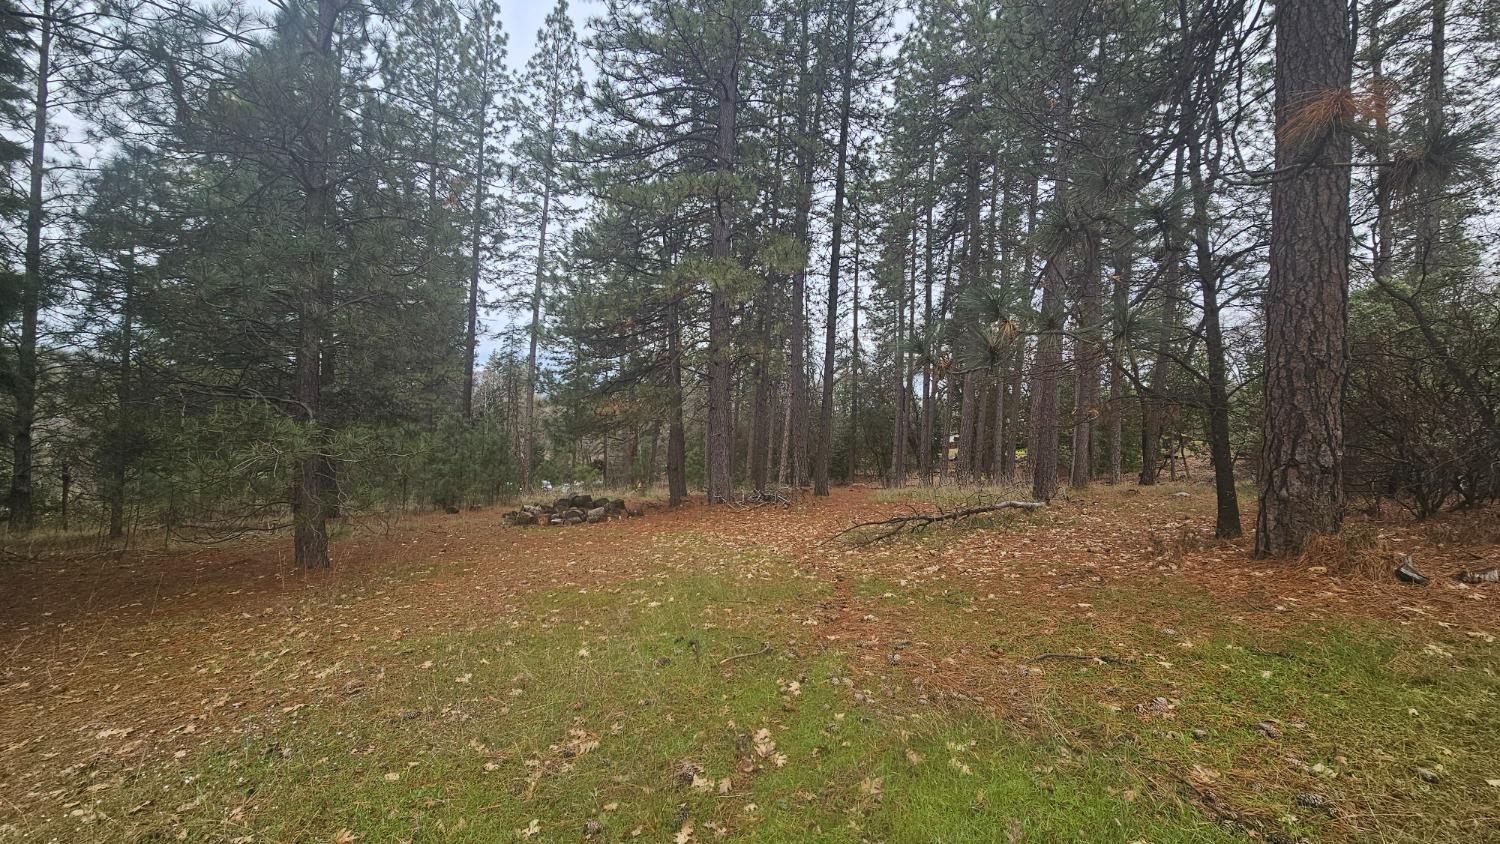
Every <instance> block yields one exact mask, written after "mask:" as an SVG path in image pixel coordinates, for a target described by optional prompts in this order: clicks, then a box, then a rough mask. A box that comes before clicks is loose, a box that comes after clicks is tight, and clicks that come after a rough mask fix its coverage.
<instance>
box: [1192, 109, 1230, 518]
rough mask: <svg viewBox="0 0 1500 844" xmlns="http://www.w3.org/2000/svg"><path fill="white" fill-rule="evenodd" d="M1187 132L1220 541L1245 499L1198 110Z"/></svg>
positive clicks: (1209, 426)
mask: <svg viewBox="0 0 1500 844" xmlns="http://www.w3.org/2000/svg"><path fill="white" fill-rule="evenodd" d="M1183 113H1184V119H1183V122H1184V124H1185V125H1184V127H1183V128H1184V130H1185V134H1186V135H1187V139H1188V174H1189V176H1190V178H1191V180H1192V187H1193V242H1194V250H1195V253H1196V256H1197V263H1198V267H1197V270H1198V283H1199V288H1200V292H1201V293H1202V295H1203V330H1204V339H1205V343H1204V345H1205V351H1206V352H1207V353H1208V449H1209V455H1210V458H1211V460H1212V461H1213V466H1214V498H1215V501H1216V504H1217V516H1216V519H1215V523H1214V535H1215V536H1217V537H1219V538H1220V539H1232V538H1234V537H1237V536H1239V535H1240V534H1241V533H1242V531H1241V529H1240V502H1239V496H1238V494H1237V493H1236V492H1235V489H1234V452H1233V451H1232V449H1231V446H1230V442H1229V373H1228V362H1227V360H1226V358H1225V355H1226V352H1225V349H1224V330H1223V326H1222V324H1221V321H1220V318H1219V271H1218V267H1217V265H1216V264H1215V261H1214V256H1213V243H1212V241H1211V240H1210V237H1211V232H1210V229H1209V222H1208V215H1209V207H1208V202H1209V193H1210V191H1212V190H1213V185H1212V183H1211V181H1210V179H1212V178H1213V177H1214V173H1213V171H1212V169H1210V170H1209V172H1207V173H1205V167H1209V168H1212V165H1211V164H1210V163H1209V162H1205V161H1204V156H1203V141H1202V130H1203V127H1202V126H1200V125H1198V123H1197V121H1196V119H1195V118H1196V114H1197V110H1196V109H1195V108H1194V107H1192V106H1189V107H1188V108H1186V109H1184V112H1183Z"/></svg>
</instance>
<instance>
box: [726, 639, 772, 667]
mask: <svg viewBox="0 0 1500 844" xmlns="http://www.w3.org/2000/svg"><path fill="white" fill-rule="evenodd" d="M770 652H771V643H770V642H766V643H765V645H764V646H763V647H761V649H760V650H758V651H750V652H749V653H742V654H735V655H734V656H726V657H724V658H723V659H721V660H719V664H720V665H728V664H729V663H731V662H734V661H735V660H739V659H749V658H750V657H752V656H760V655H761V654H768V653H770Z"/></svg>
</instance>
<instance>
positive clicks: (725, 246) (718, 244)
mask: <svg viewBox="0 0 1500 844" xmlns="http://www.w3.org/2000/svg"><path fill="white" fill-rule="evenodd" d="M739 66H740V57H739V44H738V43H736V44H735V45H734V46H733V48H732V49H731V52H730V54H729V55H728V56H726V57H725V58H724V64H723V66H722V67H721V68H720V71H719V78H718V80H717V91H716V96H717V98H718V102H717V104H716V105H717V109H716V111H717V117H716V127H715V128H716V137H715V140H714V156H715V161H714V170H715V172H716V174H717V175H718V178H719V180H720V181H719V183H718V184H717V186H716V187H715V190H714V215H713V225H712V230H711V233H710V241H709V257H710V258H712V259H713V260H714V261H715V262H716V263H719V264H721V265H722V264H726V263H728V262H729V261H730V260H731V256H730V251H729V249H730V242H729V218H730V216H731V213H732V212H731V211H730V209H729V207H728V205H729V203H730V201H731V200H730V197H729V196H728V195H727V194H728V190H727V185H725V184H724V180H725V179H727V178H729V177H730V176H731V175H732V174H733V173H734V165H735V160H734V159H735V138H736V134H737V130H738V118H739V98H740V93H739V79H740V71H739ZM730 295H731V294H730V291H728V290H726V289H724V286H723V285H718V284H716V285H713V290H712V291H711V292H710V293H709V313H708V421H707V426H708V464H707V468H708V503H710V504H719V503H723V502H727V501H729V500H730V498H731V496H732V495H733V492H734V477H733V475H732V474H731V473H730V461H729V451H730V430H729V426H730V425H731V424H732V421H731V418H730V408H729V394H730V389H731V383H730V381H731V379H732V378H733V361H732V359H731V350H730V348H729V342H730V337H729V330H730V319H729V297H730Z"/></svg>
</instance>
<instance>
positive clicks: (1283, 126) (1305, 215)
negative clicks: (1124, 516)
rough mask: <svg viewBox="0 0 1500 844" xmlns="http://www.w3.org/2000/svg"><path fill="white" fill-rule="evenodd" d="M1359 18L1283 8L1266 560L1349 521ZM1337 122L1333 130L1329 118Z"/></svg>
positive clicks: (1300, 0) (1266, 437)
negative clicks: (1354, 29) (1354, 73)
mask: <svg viewBox="0 0 1500 844" xmlns="http://www.w3.org/2000/svg"><path fill="white" fill-rule="evenodd" d="M1348 15H1349V7H1348V5H1347V4H1346V3H1345V2H1343V0H1297V2H1290V0H1282V2H1279V3H1277V5H1276V80H1275V86H1276V101H1275V108H1276V121H1275V122H1276V172H1277V178H1276V180H1275V182H1274V183H1273V184H1272V186H1271V264H1270V281H1269V286H1268V289H1267V291H1266V366H1265V368H1266V386H1265V407H1264V410H1263V413H1262V421H1261V454H1260V471H1261V478H1260V508H1259V513H1258V515H1257V517H1256V531H1255V553H1256V556H1259V557H1265V556H1271V555H1282V554H1295V553H1297V552H1299V551H1301V550H1302V549H1303V547H1305V546H1306V544H1307V542H1308V540H1309V539H1311V538H1312V537H1314V536H1315V535H1317V534H1323V533H1336V532H1337V531H1338V529H1339V525H1340V523H1341V521H1342V519H1343V512H1344V478H1343V471H1344V455H1343V451H1344V433H1343V417H1342V412H1341V408H1340V401H1341V399H1342V396H1343V391H1344V380H1345V374H1346V370H1347V361H1346V357H1347V351H1346V348H1345V345H1346V344H1345V336H1344V332H1345V323H1346V319H1347V298H1348V280H1349V238H1350V233H1349V168H1348V166H1347V164H1348V162H1349V157H1350V153H1351V147H1352V144H1351V140H1350V134H1349V129H1348V125H1347V123H1346V121H1345V119H1344V118H1347V117H1349V116H1352V115H1348V114H1345V113H1344V112H1346V110H1347V109H1346V107H1345V106H1346V104H1348V103H1349V100H1350V91H1349V83H1350V74H1351V39H1350V27H1349V17H1348ZM1328 116H1332V119H1325V118H1326V117H1328Z"/></svg>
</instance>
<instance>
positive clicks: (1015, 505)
mask: <svg viewBox="0 0 1500 844" xmlns="http://www.w3.org/2000/svg"><path fill="white" fill-rule="evenodd" d="M1046 506H1047V505H1046V503H1045V502H1042V501H999V502H996V503H994V504H981V505H978V506H975V507H964V508H962V509H959V510H948V511H946V512H944V511H939V512H936V513H912V514H909V515H905V516H892V517H890V518H889V519H880V520H877V521H873V522H858V523H855V524H852V525H850V526H849V527H846V528H844V529H843V530H841V531H839V532H838V533H835V534H834V535H833V536H830V537H829V539H830V540H832V539H837V538H839V537H840V536H844V535H846V534H849V533H853V532H854V531H857V530H860V529H862V528H877V530H875V531H874V532H873V533H872V534H871V535H870V536H868V537H865V538H864V539H862V540H861V541H860V543H859V544H861V545H870V544H873V543H876V542H881V541H883V540H886V539H890V538H891V537H893V536H896V535H898V534H901V533H917V532H918V531H921V530H925V529H926V528H929V527H931V526H932V525H935V524H938V523H940V522H951V521H954V520H957V519H968V518H972V517H974V516H982V515H984V514H986V513H995V512H998V511H1000V510H1039V509H1041V508H1043V507H1046Z"/></svg>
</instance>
